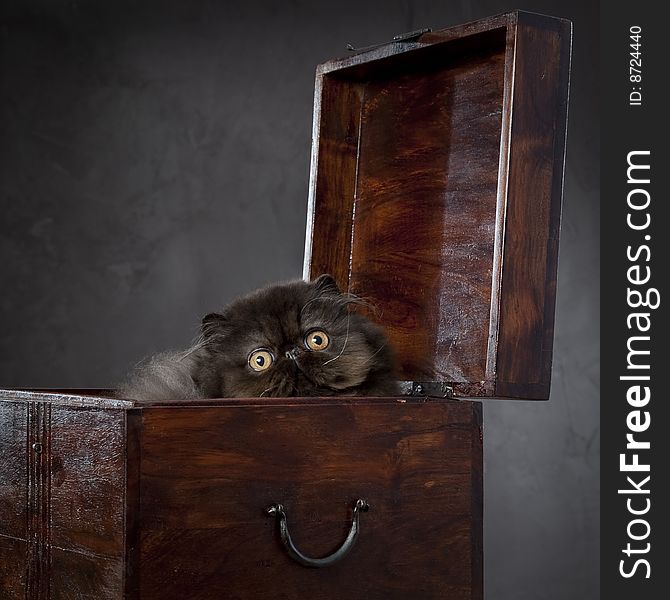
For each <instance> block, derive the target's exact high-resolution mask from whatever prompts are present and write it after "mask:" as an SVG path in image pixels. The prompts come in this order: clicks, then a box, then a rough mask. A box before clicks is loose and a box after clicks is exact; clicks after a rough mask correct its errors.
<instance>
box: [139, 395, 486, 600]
mask: <svg viewBox="0 0 670 600" xmlns="http://www.w3.org/2000/svg"><path fill="white" fill-rule="evenodd" d="M143 412H144V425H143V446H142V463H141V484H140V489H141V525H142V531H141V534H140V540H141V558H140V565H139V574H140V575H139V576H140V592H141V597H142V598H143V599H144V600H151V599H153V598H156V599H157V598H161V599H169V598H185V597H189V598H199V599H205V598H211V599H219V598H223V597H225V598H252V597H253V598H277V599H278V598H287V599H288V598H297V597H305V598H315V599H330V598H333V599H335V598H337V599H338V600H339V599H340V598H348V599H356V598H361V599H362V598H380V599H381V598H384V599H389V598H412V599H414V598H417V599H419V598H444V597H449V598H452V599H454V600H456V599H471V598H479V597H480V595H479V594H480V593H481V562H480V555H479V550H480V545H479V543H478V540H479V539H480V537H481V529H480V527H481V504H480V501H481V470H480V464H481V453H480V452H478V450H477V448H479V449H480V448H481V446H480V437H479V435H480V434H479V432H480V430H479V423H478V420H477V412H478V407H476V406H474V407H473V406H472V405H469V404H465V403H464V404H461V403H456V402H441V403H435V404H432V403H416V404H412V403H401V402H397V401H389V402H388V403H381V404H380V403H377V404H366V403H365V402H363V401H361V402H357V403H355V404H348V405H345V404H340V403H337V402H333V403H332V404H330V405H310V406H304V405H303V406H300V405H298V404H296V405H292V406H281V405H279V406H265V407H259V406H256V407H254V406H240V407H194V408H163V409H158V408H155V409H145V410H144V411H143ZM358 498H363V499H365V500H367V501H368V502H369V503H370V507H371V508H370V511H369V512H367V513H364V514H362V516H361V519H360V524H361V533H360V538H359V539H358V541H357V542H356V545H355V547H354V548H353V550H352V552H351V553H350V554H349V555H348V556H347V557H345V558H344V559H343V560H342V561H341V562H339V563H338V564H336V565H334V566H332V567H326V568H322V569H309V568H306V567H304V566H301V565H299V564H298V563H297V562H295V561H294V560H292V559H291V558H290V557H289V556H288V555H287V554H286V552H285V550H284V548H283V547H282V546H281V544H280V541H279V539H278V533H277V524H276V522H275V519H273V518H270V517H268V516H267V515H266V514H265V510H266V509H267V508H268V507H269V506H270V505H272V504H274V503H281V504H282V505H283V506H284V507H285V509H286V512H287V517H288V525H289V529H290V533H291V535H292V537H293V539H294V541H295V543H296V545H297V546H298V548H299V549H300V550H301V551H302V552H303V553H305V554H306V555H308V556H312V557H322V556H324V555H327V554H329V553H331V552H333V551H334V550H335V549H336V548H337V547H338V546H339V545H340V544H341V543H342V541H343V540H344V538H345V536H346V534H347V531H348V529H349V527H350V525H351V516H352V515H351V513H352V504H353V502H354V501H355V500H356V499H358Z"/></svg>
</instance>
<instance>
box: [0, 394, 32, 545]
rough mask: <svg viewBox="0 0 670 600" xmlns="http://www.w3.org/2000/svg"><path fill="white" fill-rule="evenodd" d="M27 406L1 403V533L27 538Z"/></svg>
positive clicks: (0, 534) (11, 536)
mask: <svg viewBox="0 0 670 600" xmlns="http://www.w3.org/2000/svg"><path fill="white" fill-rule="evenodd" d="M27 447H28V405H27V404H25V403H23V402H0V465H1V466H0V536H5V537H9V538H19V539H26V537H27V524H26V523H27V514H26V510H27V505H28V486H27V481H28V466H27V465H28V462H27V454H26V453H27Z"/></svg>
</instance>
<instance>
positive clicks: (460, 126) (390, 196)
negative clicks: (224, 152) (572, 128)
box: [304, 12, 572, 399]
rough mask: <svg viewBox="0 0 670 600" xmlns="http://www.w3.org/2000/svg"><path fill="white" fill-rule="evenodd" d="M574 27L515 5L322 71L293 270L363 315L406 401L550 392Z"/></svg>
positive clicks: (526, 396)
mask: <svg viewBox="0 0 670 600" xmlns="http://www.w3.org/2000/svg"><path fill="white" fill-rule="evenodd" d="M571 32H572V26H571V23H570V22H569V21H566V20H563V19H557V18H552V17H545V16H541V15H536V14H531V13H526V12H513V13H509V14H504V15H500V16H496V17H492V18H489V19H484V20H482V21H477V22H474V23H470V24H467V25H463V26H458V27H452V28H449V29H443V30H439V31H427V32H416V33H415V34H408V35H407V36H399V38H398V39H397V41H394V42H392V43H390V44H385V45H382V46H378V47H375V48H372V49H367V50H363V51H362V52H360V53H357V54H354V55H352V56H349V57H347V58H344V59H341V60H334V61H331V62H327V63H325V64H322V65H320V66H319V67H318V68H317V74H316V91H315V103H314V129H313V144H312V167H311V181H310V195H309V213H308V223H307V239H306V248H305V270H304V276H305V278H306V279H313V278H314V277H316V276H318V275H319V274H321V273H331V274H332V275H333V276H334V277H335V279H336V280H337V282H338V284H339V285H340V287H341V288H342V289H343V290H347V291H349V292H351V293H353V294H356V295H358V296H360V297H362V298H363V299H365V300H367V301H368V302H370V303H371V304H372V305H373V306H374V307H375V309H376V310H375V311H374V312H371V313H370V316H371V317H372V318H373V319H375V320H376V321H377V322H379V323H380V324H381V325H383V326H384V327H385V329H386V331H387V334H388V336H389V339H390V342H391V344H392V345H393V347H394V350H395V352H396V355H397V358H398V366H399V377H400V379H402V380H404V381H405V382H407V383H405V386H406V388H407V391H408V393H409V392H410V390H412V389H414V391H417V388H418V391H419V392H420V391H422V390H423V391H424V392H427V393H429V394H431V395H432V394H435V393H436V392H437V395H454V396H456V397H461V396H462V397H471V398H489V397H498V398H522V399H547V398H548V396H549V384H550V379H551V356H552V344H553V324H554V305H555V295H556V271H557V261H558V233H559V225H560V212H561V197H562V188H563V167H564V151H565V132H566V116H567V98H568V85H569V83H568V82H569V70H570V45H571ZM419 386H421V387H419Z"/></svg>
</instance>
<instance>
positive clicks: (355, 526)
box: [266, 498, 370, 567]
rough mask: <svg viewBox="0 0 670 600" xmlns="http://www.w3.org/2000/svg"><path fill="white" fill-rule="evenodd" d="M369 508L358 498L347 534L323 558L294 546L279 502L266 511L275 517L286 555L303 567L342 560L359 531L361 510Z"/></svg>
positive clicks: (324, 564) (323, 564) (331, 563)
mask: <svg viewBox="0 0 670 600" xmlns="http://www.w3.org/2000/svg"><path fill="white" fill-rule="evenodd" d="M369 508H370V506H369V505H368V503H367V502H366V501H365V500H362V499H360V498H359V499H358V500H356V503H355V504H354V514H353V516H352V519H351V529H349V534H348V535H347V538H346V539H345V540H344V543H343V544H342V545H341V546H340V547H339V548H338V549H337V550H335V552H333V553H332V554H330V555H328V556H324V557H323V558H309V557H308V556H305V555H304V554H303V553H302V552H300V550H298V549H297V548H296V547H295V544H294V543H293V540H292V539H291V534H290V533H289V532H288V525H287V524H286V512H284V507H283V506H282V505H281V504H273V505H272V506H270V507H269V508H268V509H267V510H266V513H267V514H268V515H269V516H270V517H275V516H276V517H277V521H278V522H279V535H280V537H281V541H282V543H283V544H284V547H285V548H286V551H287V552H288V555H289V556H290V557H291V558H292V559H293V560H295V561H296V562H298V563H300V564H301V565H302V566H303V567H330V566H331V565H334V564H335V563H336V562H338V561H340V560H342V559H343V558H344V557H345V556H346V555H347V554H349V551H350V550H351V549H352V548H353V546H354V543H355V542H356V538H357V537H358V534H359V533H360V525H359V522H358V521H359V518H360V514H361V511H363V512H367V510H368V509H369Z"/></svg>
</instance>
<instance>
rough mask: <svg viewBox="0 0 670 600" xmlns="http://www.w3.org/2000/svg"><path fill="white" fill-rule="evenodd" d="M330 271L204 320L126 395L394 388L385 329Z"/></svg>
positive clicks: (132, 380)
mask: <svg viewBox="0 0 670 600" xmlns="http://www.w3.org/2000/svg"><path fill="white" fill-rule="evenodd" d="M355 302H356V299H355V298H353V297H351V296H349V295H346V294H343V293H342V292H340V290H339V289H338V287H337V284H336V283H335V280H334V279H333V278H332V277H331V276H330V275H321V276H320V277H319V278H317V279H316V280H314V281H313V282H310V283H307V282H305V281H292V282H289V283H284V284H279V285H272V286H269V287H266V288H263V289H261V290H258V291H256V292H254V293H252V294H250V295H248V296H245V297H243V298H240V299H238V300H236V301H234V302H233V303H232V304H230V305H229V306H228V307H226V308H225V309H224V311H223V312H222V313H220V314H219V313H211V314H208V315H206V316H205V317H204V318H203V320H202V329H201V336H200V338H199V340H198V341H197V342H196V343H195V344H194V345H193V346H192V347H191V348H189V349H188V350H185V351H183V352H174V353H163V354H159V355H156V356H154V357H152V358H150V359H149V360H147V361H146V362H145V363H144V364H141V365H140V366H138V367H137V368H136V369H135V371H134V372H133V373H131V375H130V377H129V378H128V380H127V381H126V382H125V383H124V384H123V385H122V386H121V387H120V389H119V391H118V393H117V395H118V396H119V397H122V398H129V399H136V400H146V401H157V400H172V399H182V400H195V399H198V398H226V397H229V398H232V397H238V398H250V397H272V396H332V395H346V396H362V395H370V396H381V395H394V394H395V393H396V391H397V390H396V384H395V382H394V380H393V357H392V354H391V349H390V348H389V346H388V343H387V341H386V338H385V336H384V333H383V332H382V330H381V329H380V328H379V327H378V326H377V325H375V324H373V323H372V322H371V321H369V320H368V319H366V318H365V317H363V316H362V315H360V314H357V313H355V312H352V310H351V308H350V305H351V304H352V303H355Z"/></svg>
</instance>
